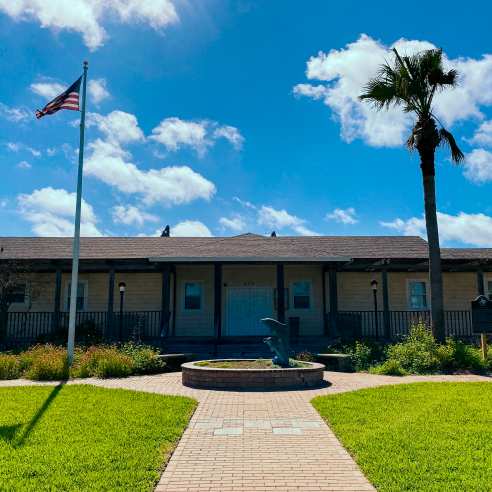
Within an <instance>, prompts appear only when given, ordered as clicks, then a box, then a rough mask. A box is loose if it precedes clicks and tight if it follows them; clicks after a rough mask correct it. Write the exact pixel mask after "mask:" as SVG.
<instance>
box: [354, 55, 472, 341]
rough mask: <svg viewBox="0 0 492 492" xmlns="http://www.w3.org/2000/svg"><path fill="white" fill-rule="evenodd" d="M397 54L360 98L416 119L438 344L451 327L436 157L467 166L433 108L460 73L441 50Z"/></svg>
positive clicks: (414, 141)
mask: <svg viewBox="0 0 492 492" xmlns="http://www.w3.org/2000/svg"><path fill="white" fill-rule="evenodd" d="M393 52H394V54H395V59H394V62H393V64H389V63H385V64H383V65H382V66H381V67H380V69H379V71H378V73H377V75H376V77H375V78H373V79H371V80H370V81H369V82H368V83H367V85H366V87H365V88H364V94H362V95H361V96H360V99H361V100H367V101H369V102H371V103H373V105H374V106H375V108H376V109H377V110H382V109H387V108H389V107H390V106H393V105H394V106H401V107H402V109H403V111H405V112H406V113H414V114H415V117H416V123H415V125H414V127H413V129H412V134H411V135H410V137H409V138H408V140H407V147H408V149H409V150H417V151H418V153H419V156H420V168H421V170H422V179H423V185H424V207H425V223H426V228H427V241H428V245H429V277H430V287H431V314H432V332H433V334H434V337H435V338H436V339H437V340H438V341H440V342H443V341H444V339H445V327H444V311H443V289H442V272H441V250H440V247H439V229H438V226H437V211H436V188H435V164H434V157H435V153H436V149H437V147H438V146H440V145H447V146H448V147H449V149H450V151H451V158H452V160H453V161H454V162H455V163H459V162H461V161H462V160H463V158H464V156H463V152H461V150H460V149H459V147H458V145H457V144H456V141H455V139H454V137H453V135H452V134H451V133H450V132H448V131H447V130H446V129H445V128H444V127H443V126H442V124H441V122H440V121H439V119H438V118H437V117H436V116H435V114H434V113H433V107H432V103H433V99H434V96H435V94H436V93H438V92H439V91H442V90H444V89H446V88H452V87H455V86H456V83H457V75H458V74H457V72H456V71H455V70H449V71H445V70H444V68H443V64H442V50H440V49H433V50H427V51H423V52H421V53H417V54H415V55H413V56H400V55H399V53H398V51H397V50H396V49H393ZM436 121H437V122H438V123H439V128H438V126H437V124H436Z"/></svg>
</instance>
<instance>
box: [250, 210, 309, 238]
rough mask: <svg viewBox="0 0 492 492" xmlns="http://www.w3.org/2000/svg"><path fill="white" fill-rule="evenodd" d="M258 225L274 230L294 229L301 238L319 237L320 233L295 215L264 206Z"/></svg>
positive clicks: (259, 215) (260, 212) (259, 212)
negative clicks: (309, 227) (308, 226)
mask: <svg viewBox="0 0 492 492" xmlns="http://www.w3.org/2000/svg"><path fill="white" fill-rule="evenodd" d="M258 224H260V225H263V226H266V227H270V228H272V229H276V230H278V229H285V228H288V229H292V230H293V231H294V232H296V233H297V234H300V235H301V236H317V235H318V233H316V232H314V231H312V230H310V229H308V228H307V227H306V225H305V224H306V221H305V220H304V219H300V218H299V217H296V216H295V215H291V214H289V213H288V212H287V210H284V209H282V210H277V209H275V208H273V207H269V206H265V205H263V206H262V207H261V208H260V209H259V210H258Z"/></svg>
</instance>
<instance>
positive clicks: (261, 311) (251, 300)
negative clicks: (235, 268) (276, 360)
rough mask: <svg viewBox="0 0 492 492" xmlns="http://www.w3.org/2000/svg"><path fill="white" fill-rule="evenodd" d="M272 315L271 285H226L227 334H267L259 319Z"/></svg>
mask: <svg viewBox="0 0 492 492" xmlns="http://www.w3.org/2000/svg"><path fill="white" fill-rule="evenodd" d="M272 316H273V289H272V288H271V287H228V288H227V305H226V321H227V335H229V336H260V335H268V333H267V331H268V330H265V327H264V325H263V324H262V323H260V320H261V319H262V318H271V317H272Z"/></svg>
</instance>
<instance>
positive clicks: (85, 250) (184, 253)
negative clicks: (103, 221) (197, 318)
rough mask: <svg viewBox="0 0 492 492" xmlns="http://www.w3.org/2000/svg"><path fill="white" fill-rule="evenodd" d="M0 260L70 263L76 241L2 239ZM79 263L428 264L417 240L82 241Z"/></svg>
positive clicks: (472, 252)
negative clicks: (382, 261)
mask: <svg viewBox="0 0 492 492" xmlns="http://www.w3.org/2000/svg"><path fill="white" fill-rule="evenodd" d="M2 248H3V251H1V252H0V258H4V259H40V260H41V259H46V260H49V259H53V260H55V259H70V258H71V257H72V239H71V238H58V237H56V238H55V237H3V238H0V249H2ZM80 257H81V259H144V258H160V259H170V260H172V259H179V258H187V259H190V258H195V259H212V258H213V259H219V258H223V259H225V260H227V259H234V258H239V259H241V260H244V261H247V260H248V259H251V260H254V259H258V258H264V259H266V258H279V259H282V258H283V259H287V258H291V259H295V258H298V259H304V260H309V259H312V260H314V261H316V260H322V259H326V258H333V259H336V258H340V259H348V258H354V259H363V258H367V259H373V258H374V259H379V258H390V259H391V258H394V259H425V258H427V243H426V242H425V241H424V240H423V239H422V238H420V237H414V236H316V237H314V236H310V237H306V236H279V237H266V236H258V235H254V234H243V235H240V236H234V237H212V238H198V237H194V238H185V237H103V238H101V237H97V238H96V237H91V238H89V237H84V238H82V239H81V246H80ZM443 258H449V259H475V258H477V259H478V258H492V249H456V248H453V249H443Z"/></svg>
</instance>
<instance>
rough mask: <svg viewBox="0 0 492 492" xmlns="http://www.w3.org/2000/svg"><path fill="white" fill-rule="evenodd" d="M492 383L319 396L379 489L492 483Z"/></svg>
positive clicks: (469, 487)
mask: <svg viewBox="0 0 492 492" xmlns="http://www.w3.org/2000/svg"><path fill="white" fill-rule="evenodd" d="M491 402H492V384H491V383H418V384H408V385H395V386H385V387H381V388H373V389H367V390H361V391H355V392H352V393H344V394H339V395H330V396H322V397H317V398H315V399H314V400H313V405H314V407H315V408H316V409H317V410H318V412H319V413H320V414H321V416H322V417H323V418H324V419H325V420H326V422H327V423H328V424H329V425H330V427H331V428H332V429H333V431H334V432H335V434H336V435H337V436H338V438H339V439H340V440H341V442H342V443H343V445H344V446H345V447H346V448H347V449H348V450H349V451H350V453H351V454H352V456H354V458H355V459H356V461H357V463H358V464H359V466H360V467H361V469H362V470H363V471H364V473H365V474H366V476H367V477H368V478H369V480H370V481H371V482H372V483H373V484H374V485H375V486H376V487H377V489H378V490H380V491H391V492H395V491H401V490H405V491H415V490H426V491H438V490H439V491H448V490H449V491H450V490H460V491H461V490H462V491H486V490H492V403H491Z"/></svg>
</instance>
